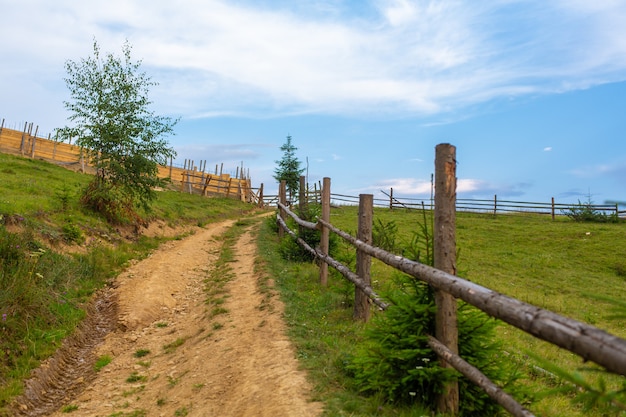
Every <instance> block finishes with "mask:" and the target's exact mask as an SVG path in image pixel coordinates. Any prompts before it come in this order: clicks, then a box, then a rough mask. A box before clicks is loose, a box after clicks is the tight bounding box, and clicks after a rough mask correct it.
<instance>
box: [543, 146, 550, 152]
mask: <svg viewBox="0 0 626 417" xmlns="http://www.w3.org/2000/svg"><path fill="white" fill-rule="evenodd" d="M543 151H544V152H552V146H546V147H545V148H543Z"/></svg>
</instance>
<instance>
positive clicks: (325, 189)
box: [320, 177, 330, 286]
mask: <svg viewBox="0 0 626 417" xmlns="http://www.w3.org/2000/svg"><path fill="white" fill-rule="evenodd" d="M322 220H324V221H327V222H330V178H328V177H324V185H323V186H322ZM329 237H330V230H328V228H327V227H324V226H322V231H321V237H320V251H322V253H324V254H328V249H329V243H328V239H329ZM320 284H321V285H323V286H326V285H328V264H327V263H326V262H320Z"/></svg>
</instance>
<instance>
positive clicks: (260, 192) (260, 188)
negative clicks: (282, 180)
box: [258, 183, 265, 208]
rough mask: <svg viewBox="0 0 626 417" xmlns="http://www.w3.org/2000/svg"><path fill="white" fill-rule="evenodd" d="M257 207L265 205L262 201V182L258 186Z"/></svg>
mask: <svg viewBox="0 0 626 417" xmlns="http://www.w3.org/2000/svg"><path fill="white" fill-rule="evenodd" d="M258 205H259V207H260V208H263V207H265V202H264V201H263V183H261V185H260V186H259V204H258Z"/></svg>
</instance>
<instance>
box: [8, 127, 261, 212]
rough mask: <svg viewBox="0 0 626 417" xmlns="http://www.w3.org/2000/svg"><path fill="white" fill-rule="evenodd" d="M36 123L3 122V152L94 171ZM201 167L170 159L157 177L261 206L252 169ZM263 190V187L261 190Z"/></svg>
mask: <svg viewBox="0 0 626 417" xmlns="http://www.w3.org/2000/svg"><path fill="white" fill-rule="evenodd" d="M33 127H34V126H33V123H28V122H25V123H24V128H23V129H22V130H21V131H20V130H16V129H11V128H8V127H6V126H5V120H4V119H2V121H1V122H0V152H4V153H10V154H14V155H21V156H24V157H29V158H31V159H35V158H36V159H41V160H44V161H47V162H51V163H54V164H57V165H61V166H64V167H66V168H70V169H73V170H76V171H80V172H83V173H85V172H91V171H92V170H93V169H92V167H90V166H89V161H88V160H87V158H85V153H84V152H83V150H82V149H81V148H80V147H79V146H76V145H75V144H71V140H70V143H65V142H60V141H58V140H56V138H52V137H51V135H50V134H49V135H48V137H47V138H44V137H39V136H37V133H38V131H39V127H38V126H37V127H35V128H34V132H33ZM199 165H200V166H199V167H198V166H196V164H195V162H194V161H192V160H187V159H186V160H185V162H184V165H182V166H181V165H176V164H174V163H173V160H172V159H171V158H170V163H169V165H167V166H163V165H159V166H158V173H157V175H158V177H159V178H169V179H170V180H171V181H172V182H173V183H175V184H178V183H180V187H179V189H180V191H181V192H187V193H194V194H201V195H204V196H226V197H229V198H237V199H241V200H243V201H247V202H251V203H256V204H259V202H260V201H262V191H261V192H260V193H255V192H254V190H253V189H252V186H251V184H252V181H251V179H250V173H249V170H246V169H244V167H243V164H242V165H241V166H237V168H236V174H235V176H234V177H232V176H231V175H230V174H226V173H224V172H223V170H224V164H221V166H219V170H218V165H215V173H209V172H206V161H200V163H199ZM260 190H262V187H261V188H260V189H259V191H260Z"/></svg>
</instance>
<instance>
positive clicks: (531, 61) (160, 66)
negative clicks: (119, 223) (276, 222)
mask: <svg viewBox="0 0 626 417" xmlns="http://www.w3.org/2000/svg"><path fill="white" fill-rule="evenodd" d="M371 3H372V4H373V5H374V6H375V7H374V8H373V9H372V10H375V11H377V12H378V15H372V14H366V15H360V14H359V13H358V12H357V11H353V14H354V16H353V17H352V18H350V19H349V20H348V19H344V20H340V18H341V17H343V18H345V17H346V16H348V14H347V13H346V11H345V7H344V8H343V9H342V12H341V13H338V12H337V10H336V7H331V6H333V5H332V3H329V2H322V3H320V5H321V6H320V7H319V8H318V9H317V11H316V12H315V13H309V12H310V8H305V9H302V8H298V6H297V5H293V6H290V3H289V2H285V3H284V4H282V3H281V7H280V8H275V9H269V8H267V7H264V6H262V5H258V4H256V3H253V2H250V3H246V2H236V3H233V2H228V1H225V0H188V1H186V2H185V4H184V6H183V5H181V4H180V3H175V2H169V1H162V0H161V1H158V0H157V1H152V2H150V5H149V7H146V3H145V2H142V1H139V0H134V1H127V0H109V1H102V0H100V1H90V2H75V1H73V0H58V1H55V2H47V1H43V0H25V1H23V2H20V3H19V6H15V7H9V8H5V10H3V13H4V15H3V24H2V26H1V27H0V47H1V48H2V50H3V55H4V56H11V57H12V58H13V60H14V61H15V63H14V64H13V63H12V64H11V65H10V66H8V65H7V66H3V68H2V69H0V75H1V76H2V77H0V88H1V89H2V90H3V91H6V92H8V93H10V94H12V95H13V96H15V97H19V96H20V94H22V93H23V92H24V89H25V85H24V83H23V81H24V80H26V79H30V80H31V81H30V82H29V83H30V84H32V83H33V81H32V72H31V71H32V70H33V69H35V68H38V69H39V71H41V72H43V73H44V74H46V75H47V76H45V77H43V78H41V77H38V79H48V80H52V79H59V80H60V79H61V78H62V76H63V62H64V61H65V60H66V59H78V58H80V57H83V56H86V55H88V54H89V53H90V48H91V40H92V37H93V36H95V37H96V38H97V39H98V41H99V42H100V43H101V45H102V49H103V51H119V50H120V49H121V44H122V42H123V40H124V39H125V38H128V39H129V40H130V42H131V44H132V45H133V46H134V54H135V57H138V58H143V60H144V64H145V66H146V67H147V68H148V69H149V73H150V74H151V75H154V79H155V80H156V81H159V82H161V85H160V86H159V88H158V89H157V90H156V91H155V94H156V95H157V97H158V102H159V103H161V104H160V106H162V107H165V108H166V109H167V111H169V112H172V113H181V114H183V115H184V116H185V117H213V116H215V115H223V114H237V115H245V116H258V115H261V114H268V113H269V114H272V115H284V114H306V113H327V114H352V115H355V114H356V115H368V114H380V115H382V116H383V117H385V116H388V115H393V116H394V117H397V116H403V115H430V114H435V113H445V112H449V111H453V110H458V109H461V108H463V107H464V106H467V105H471V104H475V103H480V102H483V101H486V100H491V99H494V98H503V97H515V96H519V95H526V94H530V93H533V94H541V93H546V92H555V91H565V90H568V89H578V88H587V87H589V86H592V85H595V84H598V83H605V82H611V81H619V80H624V79H626V25H625V24H624V21H626V4H625V3H624V2H620V1H616V0H614V1H608V2H591V3H590V2H587V1H583V0H572V1H570V0H561V1H557V2H539V3H533V2H509V1H501V0H493V1H489V2H487V1H486V2H480V3H476V2H459V1H439V2H422V1H416V0H372V2H371ZM289 7H291V9H290V8H289ZM354 7H357V6H354ZM325 13H326V14H325ZM356 16H358V17H356ZM23 22H28V30H24V26H23V25H24V23H23ZM14 33H20V36H19V37H16V36H13V35H12V34H14ZM20 74H26V75H24V76H20ZM20 77H22V79H20ZM24 77H30V78H24ZM16 80H17V82H16ZM20 81H22V82H20ZM4 83H6V84H4ZM51 84H52V81H47V82H46V84H44V86H43V87H44V88H46V89H49V90H50V89H52V90H55V91H53V92H50V91H48V92H47V94H48V95H53V94H59V93H58V92H57V91H60V90H61V89H62V88H59V87H51V86H50V85H51ZM26 88H27V89H28V90H29V91H33V92H35V91H36V90H37V88H41V86H35V85H30V86H26ZM20 89H21V90H20ZM59 101H60V100H59ZM163 103H165V104H163Z"/></svg>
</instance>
